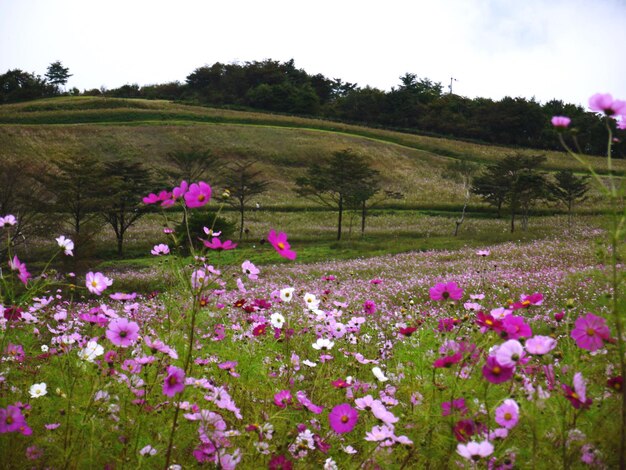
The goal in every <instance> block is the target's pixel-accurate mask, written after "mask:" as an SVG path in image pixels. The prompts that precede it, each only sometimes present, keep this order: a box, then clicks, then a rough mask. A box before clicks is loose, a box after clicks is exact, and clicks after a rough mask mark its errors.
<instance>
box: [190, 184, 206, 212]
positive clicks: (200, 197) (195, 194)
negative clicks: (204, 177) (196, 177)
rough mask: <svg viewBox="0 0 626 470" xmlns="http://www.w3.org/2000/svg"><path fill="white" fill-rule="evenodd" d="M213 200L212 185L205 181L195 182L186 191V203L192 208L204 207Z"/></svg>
mask: <svg viewBox="0 0 626 470" xmlns="http://www.w3.org/2000/svg"><path fill="white" fill-rule="evenodd" d="M210 200H211V186H209V185H208V184H206V183H205V182H204V181H200V182H199V183H197V184H196V183H193V184H192V185H191V186H189V191H187V192H186V193H185V204H187V207H189V208H190V209H193V208H196V207H202V206H204V205H206V204H208V202H209V201H210Z"/></svg>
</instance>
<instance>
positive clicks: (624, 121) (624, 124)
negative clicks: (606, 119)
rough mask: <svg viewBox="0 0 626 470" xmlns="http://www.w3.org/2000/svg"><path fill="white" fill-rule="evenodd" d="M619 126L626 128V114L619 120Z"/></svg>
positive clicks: (622, 128)
mask: <svg viewBox="0 0 626 470" xmlns="http://www.w3.org/2000/svg"><path fill="white" fill-rule="evenodd" d="M617 128H618V129H621V130H626V114H623V115H622V120H621V121H618V122H617Z"/></svg>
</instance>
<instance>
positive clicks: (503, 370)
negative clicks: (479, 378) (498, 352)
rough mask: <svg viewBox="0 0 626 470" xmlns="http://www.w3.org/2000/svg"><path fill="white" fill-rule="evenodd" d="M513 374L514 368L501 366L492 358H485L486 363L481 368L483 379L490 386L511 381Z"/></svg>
mask: <svg viewBox="0 0 626 470" xmlns="http://www.w3.org/2000/svg"><path fill="white" fill-rule="evenodd" d="M514 372H515V368H514V367H505V366H503V365H502V364H500V363H499V362H498V360H497V359H496V358H495V357H493V356H489V357H487V363H486V364H485V365H484V366H483V377H485V379H487V380H488V381H489V382H491V383H492V384H499V383H502V382H506V381H508V380H511V378H513V374H514Z"/></svg>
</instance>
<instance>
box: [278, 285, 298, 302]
mask: <svg viewBox="0 0 626 470" xmlns="http://www.w3.org/2000/svg"><path fill="white" fill-rule="evenodd" d="M294 290H295V289H294V288H293V287H285V288H284V289H281V290H280V300H282V301H283V302H291V299H292V298H293V291H294Z"/></svg>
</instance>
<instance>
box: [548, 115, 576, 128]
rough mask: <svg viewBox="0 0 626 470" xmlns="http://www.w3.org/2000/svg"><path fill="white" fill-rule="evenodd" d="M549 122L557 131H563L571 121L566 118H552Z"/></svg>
mask: <svg viewBox="0 0 626 470" xmlns="http://www.w3.org/2000/svg"><path fill="white" fill-rule="evenodd" d="M550 122H552V125H553V126H554V127H556V128H557V129H565V128H567V127H568V126H569V125H570V122H572V120H571V119H570V118H568V117H566V116H553V117H552V120H551V121H550Z"/></svg>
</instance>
